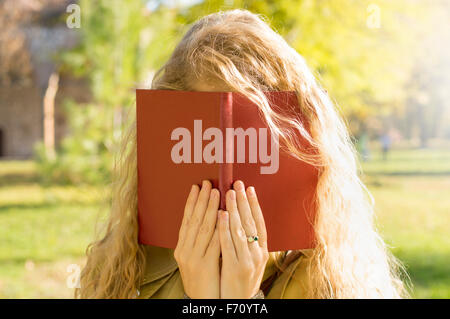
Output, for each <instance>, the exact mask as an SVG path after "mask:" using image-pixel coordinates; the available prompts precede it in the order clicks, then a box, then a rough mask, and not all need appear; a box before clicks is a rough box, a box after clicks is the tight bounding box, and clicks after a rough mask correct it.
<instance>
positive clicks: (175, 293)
mask: <svg viewBox="0 0 450 319" xmlns="http://www.w3.org/2000/svg"><path fill="white" fill-rule="evenodd" d="M144 247H145V248H144V249H145V254H146V260H147V262H146V264H147V265H146V269H145V274H144V280H143V283H142V285H141V287H140V289H139V298H142V299H149V298H153V299H181V298H183V294H184V289H183V282H182V280H181V276H180V272H179V270H178V265H177V263H176V261H175V259H174V257H173V249H167V248H159V247H154V246H144ZM302 253H303V255H302V256H300V257H299V258H298V259H296V260H295V261H293V262H292V263H291V264H290V265H289V266H288V267H287V268H286V269H285V271H284V272H282V273H281V274H280V275H279V276H278V277H277V278H276V279H275V280H274V281H273V284H272V286H271V288H270V290H269V292H268V294H267V295H266V296H265V298H266V299H301V298H304V297H305V292H306V291H305V289H306V288H305V285H304V283H305V276H306V263H305V260H304V256H308V254H309V253H311V251H310V250H304V251H302ZM273 258H274V257H272V254H271V257H270V259H269V261H268V262H267V265H266V270H265V272H264V277H263V281H264V280H266V279H267V278H269V277H270V276H271V275H273V274H274V273H275V272H276V271H277V267H276V266H275V261H274V259H273Z"/></svg>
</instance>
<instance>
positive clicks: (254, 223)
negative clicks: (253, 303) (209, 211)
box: [219, 181, 269, 299]
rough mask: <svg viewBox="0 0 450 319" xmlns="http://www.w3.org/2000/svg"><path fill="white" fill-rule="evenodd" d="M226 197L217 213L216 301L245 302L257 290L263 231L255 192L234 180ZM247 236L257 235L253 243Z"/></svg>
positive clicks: (262, 266)
mask: <svg viewBox="0 0 450 319" xmlns="http://www.w3.org/2000/svg"><path fill="white" fill-rule="evenodd" d="M233 188H234V190H229V191H228V192H227V194H226V209H227V211H222V210H221V211H219V236H220V245H221V251H222V271H221V276H220V298H222V299H249V298H252V297H253V296H254V295H256V293H257V292H258V291H259V289H260V285H261V280H262V277H263V275H264V270H265V268H266V263H267V260H268V258H269V253H268V251H267V232H266V226H265V224H264V218H263V215H262V212H261V208H260V207H259V203H258V199H257V197H256V193H255V189H254V188H253V187H249V188H248V189H247V191H245V187H244V183H243V182H242V181H236V182H235V183H234V185H233ZM248 236H258V239H257V240H256V241H253V242H249V241H248V240H247V238H248Z"/></svg>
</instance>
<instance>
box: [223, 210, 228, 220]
mask: <svg viewBox="0 0 450 319" xmlns="http://www.w3.org/2000/svg"><path fill="white" fill-rule="evenodd" d="M222 218H223V219H225V220H226V219H227V218H228V212H227V211H226V210H223V211H222Z"/></svg>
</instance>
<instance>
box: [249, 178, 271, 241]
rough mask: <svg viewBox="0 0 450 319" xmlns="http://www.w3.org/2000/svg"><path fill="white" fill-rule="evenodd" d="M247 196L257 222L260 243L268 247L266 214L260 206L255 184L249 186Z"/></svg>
mask: <svg viewBox="0 0 450 319" xmlns="http://www.w3.org/2000/svg"><path fill="white" fill-rule="evenodd" d="M247 198H248V203H249V205H250V208H251V211H252V214H253V219H254V221H255V224H256V230H257V232H258V243H259V245H260V246H261V247H263V248H265V249H267V230H266V224H265V222H264V216H263V213H262V210H261V207H260V206H259V202H258V197H257V196H256V191H255V188H254V187H253V186H251V187H249V188H247Z"/></svg>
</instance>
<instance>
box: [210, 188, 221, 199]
mask: <svg viewBox="0 0 450 319" xmlns="http://www.w3.org/2000/svg"><path fill="white" fill-rule="evenodd" d="M210 196H211V198H217V197H218V196H219V191H218V190H217V189H215V188H213V189H212V190H211V195H210Z"/></svg>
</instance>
